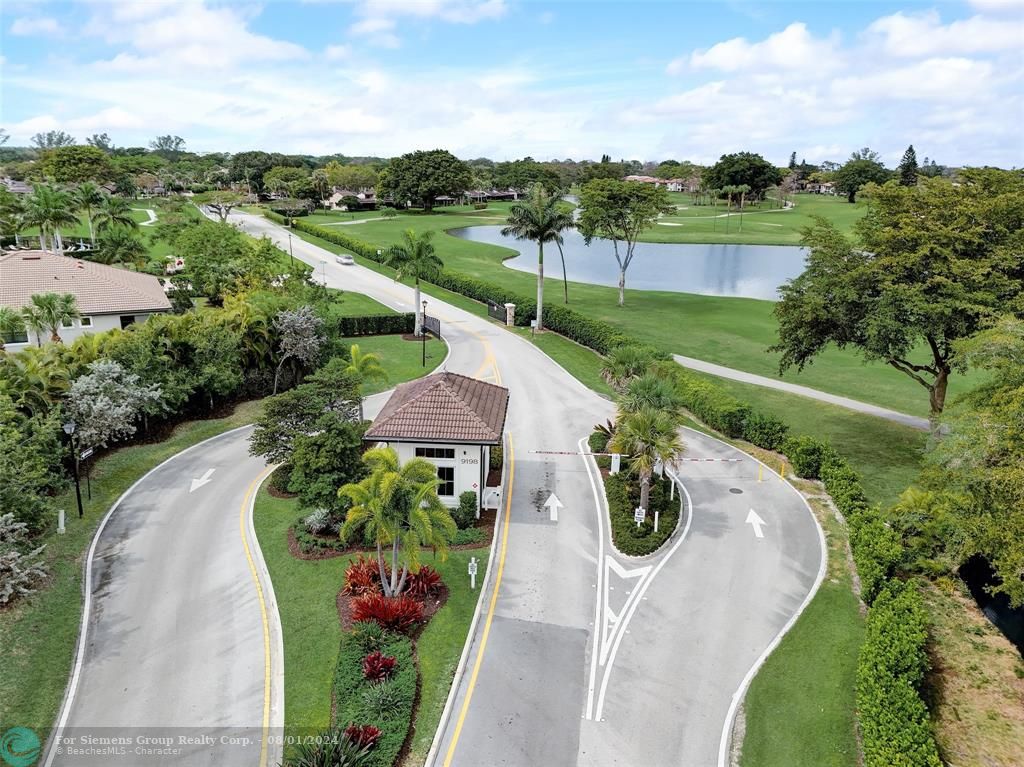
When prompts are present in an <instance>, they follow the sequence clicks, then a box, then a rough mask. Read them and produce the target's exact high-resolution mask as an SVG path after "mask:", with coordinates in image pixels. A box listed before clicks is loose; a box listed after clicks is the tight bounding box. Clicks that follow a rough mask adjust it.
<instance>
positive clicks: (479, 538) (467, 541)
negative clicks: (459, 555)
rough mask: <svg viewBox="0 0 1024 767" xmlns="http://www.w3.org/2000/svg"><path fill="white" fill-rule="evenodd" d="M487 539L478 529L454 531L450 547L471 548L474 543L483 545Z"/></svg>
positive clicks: (469, 528)
mask: <svg viewBox="0 0 1024 767" xmlns="http://www.w3.org/2000/svg"><path fill="white" fill-rule="evenodd" d="M486 537H487V533H485V532H484V531H483V530H482V529H481V528H479V527H467V528H466V529H465V530H456V531H455V537H454V538H452V546H472V545H473V544H474V543H483V542H484V539H485V538H486Z"/></svg>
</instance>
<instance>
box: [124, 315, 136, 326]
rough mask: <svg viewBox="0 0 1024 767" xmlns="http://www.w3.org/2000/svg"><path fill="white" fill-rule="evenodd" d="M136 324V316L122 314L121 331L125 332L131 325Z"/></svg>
mask: <svg viewBox="0 0 1024 767" xmlns="http://www.w3.org/2000/svg"><path fill="white" fill-rule="evenodd" d="M134 324H135V315H134V314H122V315H121V330H124V329H125V328H126V327H128V326H129V325H134Z"/></svg>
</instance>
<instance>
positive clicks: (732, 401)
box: [675, 368, 753, 438]
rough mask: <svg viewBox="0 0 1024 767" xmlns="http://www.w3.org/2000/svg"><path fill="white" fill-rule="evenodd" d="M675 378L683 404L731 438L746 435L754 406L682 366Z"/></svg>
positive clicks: (713, 427) (709, 424)
mask: <svg viewBox="0 0 1024 767" xmlns="http://www.w3.org/2000/svg"><path fill="white" fill-rule="evenodd" d="M675 379H676V390H677V391H678V392H679V397H680V399H681V400H682V402H683V407H685V408H686V409H687V410H689V411H690V412H691V413H693V414H694V415H695V416H697V418H699V419H700V420H701V421H703V422H704V423H706V424H707V425H708V426H710V427H711V428H712V429H715V430H717V431H720V432H722V433H723V434H725V435H726V436H727V437H733V438H736V437H742V436H743V424H744V423H745V422H746V420H747V418H749V417H750V416H751V415H752V414H753V410H752V409H751V407H750V405H748V404H746V403H745V402H741V401H740V400H738V399H736V398H735V397H733V396H732V395H731V394H727V393H726V392H725V391H724V390H722V389H719V388H718V387H717V386H715V385H714V384H713V383H711V382H710V381H704V380H702V379H700V378H697V377H696V376H692V375H690V374H689V373H687V372H686V371H685V370H683V369H682V368H680V369H679V370H678V371H676V375H675Z"/></svg>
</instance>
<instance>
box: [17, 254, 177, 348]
mask: <svg viewBox="0 0 1024 767" xmlns="http://www.w3.org/2000/svg"><path fill="white" fill-rule="evenodd" d="M37 293H59V294H64V293H70V294H71V295H73V296H74V297H75V301H76V302H77V304H78V310H79V312H81V317H79V318H78V319H76V320H73V321H72V322H71V323H69V324H68V325H66V326H64V327H62V328H61V330H60V337H61V339H62V340H63V341H65V342H68V341H73V340H75V339H76V338H78V337H79V336H81V335H84V334H86V333H99V332H102V331H104V330H110V329H112V328H126V327H128V326H129V325H131V324H132V323H134V322H142V321H144V320H145V319H146V318H148V317H149V315H151V314H158V313H161V312H169V311H170V310H171V302H170V301H169V300H168V299H167V295H166V294H165V293H164V289H163V287H162V286H161V285H160V281H159V280H158V279H157V278H156V277H154V276H152V275H150V274H140V273H139V272H131V271H128V270H127V269H115V268H114V267H112V266H104V265H103V264H97V263H95V262H93V261H83V260H81V259H77V258H72V257H70V256H60V255H57V254H56V253H50V252H49V251H45V250H17V251H13V252H5V253H2V254H0V306H7V307H10V308H12V309H15V310H21V309H22V308H23V307H25V306H27V305H28V304H29V302H30V301H31V298H32V296H33V295H35V294H37ZM44 335H45V334H44ZM4 340H5V343H6V344H7V347H8V348H9V349H11V348H12V347H13V348H14V349H17V348H21V347H22V346H24V345H26V344H30V343H39V341H40V339H38V338H36V336H35V333H33V332H32V331H30V330H26V331H25V332H22V333H20V334H16V335H15V336H11V337H10V338H5V339H4ZM42 340H44V341H45V340H46V339H45V338H44V339H42Z"/></svg>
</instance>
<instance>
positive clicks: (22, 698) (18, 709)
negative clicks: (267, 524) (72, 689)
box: [0, 402, 260, 740]
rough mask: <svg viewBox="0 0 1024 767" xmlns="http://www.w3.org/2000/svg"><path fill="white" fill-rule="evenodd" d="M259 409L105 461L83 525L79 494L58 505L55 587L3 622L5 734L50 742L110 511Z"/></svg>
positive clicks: (1, 727)
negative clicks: (85, 582) (170, 461)
mask: <svg viewBox="0 0 1024 767" xmlns="http://www.w3.org/2000/svg"><path fill="white" fill-rule="evenodd" d="M259 407H260V403H259V402H248V403H245V404H242V405H239V406H238V407H237V408H236V409H235V411H234V412H233V413H232V414H231V415H230V416H227V417H225V418H219V419H214V420H209V421H192V422H188V423H183V424H181V425H179V426H178V427H177V428H176V429H175V430H174V433H173V434H172V436H171V437H170V438H169V439H166V440H164V441H163V442H159V443H155V444H147V445H137V446H132V447H125V448H122V449H120V450H117V451H116V452H114V453H111V454H109V455H107V456H104V457H103V458H101V459H99V460H98V461H97V463H96V465H95V467H94V468H93V475H92V476H93V479H92V500H89V499H88V498H86V496H85V489H84V487H83V490H82V493H83V497H82V501H83V504H84V506H85V518H84V519H83V520H82V521H79V520H78V517H77V515H76V514H75V512H74V509H75V497H74V490H73V489H72V490H71V491H70V492H69V493H65V494H64V495H63V496H61V497H59V498H57V499H56V501H57V506H58V507H60V508H64V509H66V510H67V511H68V522H67V533H66V534H65V535H56V534H52V535H50V536H48V537H47V538H46V539H45V540H44V541H43V542H44V543H45V544H46V550H45V558H46V561H47V566H48V568H49V570H50V580H49V584H48V585H47V586H46V587H45V588H43V589H42V590H41V591H39V592H38V593H37V594H34V595H33V596H31V597H30V598H28V599H25V600H21V601H19V602H18V603H16V604H15V606H14V607H13V608H12V609H10V610H7V611H4V612H3V613H2V618H0V668H2V669H3V673H0V732H2V731H6V730H7V728H8V727H13V726H17V725H21V726H26V727H30V728H32V729H33V730H35V731H36V733H38V734H39V736H40V738H41V739H44V740H45V738H46V736H47V734H48V732H49V730H50V727H51V726H52V725H53V722H54V719H55V718H56V716H57V709H58V708H59V706H60V702H61V699H62V698H63V695H64V688H65V686H66V684H67V681H68V675H69V673H70V671H71V663H72V659H73V657H74V651H75V650H74V648H75V644H76V642H77V641H78V627H79V623H80V621H81V616H82V567H83V558H84V555H85V552H86V550H87V549H88V547H89V543H90V541H91V540H92V536H93V533H94V532H95V530H96V527H97V526H98V525H99V523H100V520H101V519H102V517H103V515H104V514H106V512H107V509H109V508H110V506H111V504H113V502H114V501H115V500H116V499H117V498H118V496H120V495H121V493H123V492H124V491H125V490H127V489H128V487H129V486H130V485H131V484H132V483H133V482H135V481H136V480H137V479H138V478H139V477H141V476H142V475H143V474H145V473H146V472H147V471H149V470H150V469H151V468H153V467H154V466H156V465H157V464H159V463H161V462H162V461H164V460H166V459H167V458H169V457H171V456H172V455H174V454H175V453H178V452H180V451H182V450H184V449H185V448H186V447H189V446H190V445H194V444H195V443H197V442H200V441H201V440H203V439H206V438H208V437H212V436H214V435H216V434H220V433H222V432H224V431H227V430H228V429H232V428H235V427H236V426H242V425H244V424H247V423H250V422H251V421H252V420H253V418H254V417H255V414H256V412H257V411H258V409H259Z"/></svg>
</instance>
